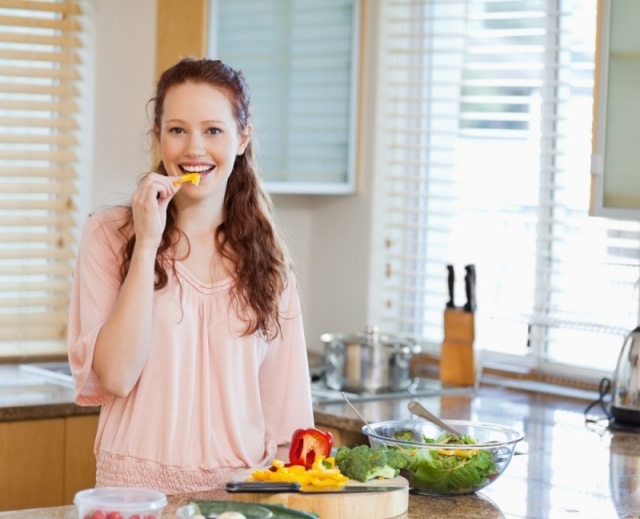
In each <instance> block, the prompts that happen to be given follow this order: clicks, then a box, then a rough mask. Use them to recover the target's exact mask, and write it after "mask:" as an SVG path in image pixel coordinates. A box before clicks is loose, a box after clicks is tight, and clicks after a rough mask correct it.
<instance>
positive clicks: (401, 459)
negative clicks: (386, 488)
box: [335, 445, 409, 483]
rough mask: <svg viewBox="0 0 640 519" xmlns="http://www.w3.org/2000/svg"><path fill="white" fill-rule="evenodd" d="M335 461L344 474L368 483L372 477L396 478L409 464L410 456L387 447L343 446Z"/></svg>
mask: <svg viewBox="0 0 640 519" xmlns="http://www.w3.org/2000/svg"><path fill="white" fill-rule="evenodd" d="M335 462H336V465H337V466H338V468H339V469H340V472H341V473H342V474H343V475H345V476H347V477H348V478H349V479H355V480H356V481H360V482H361V483H366V482H367V481H371V480H372V479H393V478H395V477H396V476H397V475H398V474H400V469H403V468H405V467H406V466H407V465H408V464H409V456H408V455H407V454H406V453H404V452H402V451H400V450H398V449H388V448H386V447H369V446H368V445H358V446H356V447H353V448H349V447H346V446H342V447H340V448H339V449H338V451H337V452H336V456H335Z"/></svg>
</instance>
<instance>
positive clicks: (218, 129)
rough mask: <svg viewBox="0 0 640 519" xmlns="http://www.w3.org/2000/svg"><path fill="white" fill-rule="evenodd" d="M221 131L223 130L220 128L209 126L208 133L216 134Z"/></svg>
mask: <svg viewBox="0 0 640 519" xmlns="http://www.w3.org/2000/svg"><path fill="white" fill-rule="evenodd" d="M221 132H222V130H221V129H220V128H207V133H210V134H212V135H216V134H218V133H221Z"/></svg>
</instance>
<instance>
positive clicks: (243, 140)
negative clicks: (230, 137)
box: [236, 124, 253, 155]
mask: <svg viewBox="0 0 640 519" xmlns="http://www.w3.org/2000/svg"><path fill="white" fill-rule="evenodd" d="M251 132H253V126H252V125H251V124H247V127H246V128H245V129H244V131H243V132H242V135H241V136H240V144H238V149H237V150H236V155H242V154H243V153H244V150H246V149H247V146H248V145H249V141H250V140H251Z"/></svg>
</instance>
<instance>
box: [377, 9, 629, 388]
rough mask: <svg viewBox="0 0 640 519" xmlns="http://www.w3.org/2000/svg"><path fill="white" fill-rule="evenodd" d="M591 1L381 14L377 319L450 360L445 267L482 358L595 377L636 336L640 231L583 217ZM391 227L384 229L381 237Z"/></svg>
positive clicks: (586, 188) (591, 63) (591, 57)
mask: <svg viewBox="0 0 640 519" xmlns="http://www.w3.org/2000/svg"><path fill="white" fill-rule="evenodd" d="M596 4H597V1H596V0H576V1H569V0H501V1H495V0H413V1H407V0H385V1H384V2H383V4H382V9H383V12H382V13H381V16H380V19H381V20H383V22H382V34H381V36H380V41H381V46H382V54H381V56H380V60H381V64H380V67H379V68H380V70H381V71H382V74H381V76H380V79H379V81H380V85H381V87H380V97H379V106H380V109H381V110H382V117H381V121H382V122H381V123H379V124H378V126H379V128H380V129H379V136H378V137H379V139H378V140H379V142H382V143H384V146H383V148H382V152H381V154H380V156H379V157H380V158H379V160H377V161H376V162H377V164H379V170H378V171H377V172H376V175H377V183H378V184H377V188H376V197H377V198H378V203H377V206H378V207H385V211H384V221H383V223H384V226H383V228H382V234H381V236H380V239H379V240H378V241H379V243H380V244H381V249H383V250H382V254H383V255H384V258H385V265H384V272H381V273H380V281H381V282H380V283H379V284H378V285H379V286H381V287H382V288H381V289H380V292H379V297H378V301H380V304H379V305H378V309H377V312H378V313H379V314H380V316H381V322H384V324H385V328H386V329H389V330H390V331H395V332H396V333H402V334H407V335H412V336H416V337H419V338H422V339H423V340H424V341H425V342H427V343H428V345H429V348H430V349H431V350H432V351H434V352H439V348H440V344H441V342H442V338H443V329H442V327H443V311H444V307H445V304H446V302H447V300H448V296H447V269H446V266H447V264H452V265H454V268H455V271H456V276H457V277H456V288H455V290H456V302H457V303H458V304H459V305H461V304H462V303H463V302H464V299H465V294H464V287H463V276H464V266H465V265H468V264H474V265H475V266H476V275H477V302H478V308H477V312H476V346H477V347H478V349H479V350H480V351H481V352H482V353H481V357H482V358H484V359H485V360H486V359H490V358H498V359H502V360H505V359H508V360H509V361H513V362H516V363H523V364H526V365H528V366H530V367H536V368H538V369H541V370H543V371H559V372H563V373H571V374H580V375H592V376H594V377H595V376H600V375H601V374H602V371H603V370H604V371H608V372H611V371H613V369H614V368H615V363H616V360H617V356H618V353H619V351H620V349H621V347H622V340H623V338H624V336H625V335H626V333H628V332H629V331H630V329H632V328H633V327H635V326H636V324H637V319H638V299H639V296H638V290H637V281H638V277H639V275H640V267H639V265H640V254H639V252H640V250H639V249H640V225H639V224H638V222H636V221H624V220H610V219H604V218H596V217H589V216H588V207H589V186H590V156H591V131H592V128H591V124H592V105H593V85H594V78H593V71H594V54H595V30H596V29H595V28H596V7H597V5H596ZM378 227H381V226H378Z"/></svg>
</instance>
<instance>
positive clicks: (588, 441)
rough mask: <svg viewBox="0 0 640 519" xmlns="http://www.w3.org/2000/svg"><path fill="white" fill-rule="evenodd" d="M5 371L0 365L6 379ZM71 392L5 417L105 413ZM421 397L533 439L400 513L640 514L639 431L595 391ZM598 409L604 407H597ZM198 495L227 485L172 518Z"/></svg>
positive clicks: (392, 403)
mask: <svg viewBox="0 0 640 519" xmlns="http://www.w3.org/2000/svg"><path fill="white" fill-rule="evenodd" d="M0 369H1V368H0ZM3 376H4V373H0V380H2V381H3V382H4V379H3ZM3 386H5V384H4V383H3V384H1V385H0V390H1V389H3ZM64 390H65V391H63V392H62V393H63V394H60V393H59V392H58V393H56V396H55V398H54V397H52V398H51V401H47V402H36V401H35V400H34V401H31V402H30V403H29V404H26V405H20V404H18V403H17V402H14V403H13V404H7V401H3V400H1V398H0V420H6V419H16V417H18V416H22V417H29V416H30V417H34V418H35V417H38V416H36V415H37V414H38V412H42V413H46V416H52V413H53V412H54V411H55V410H57V411H59V412H62V413H71V414H73V413H75V412H78V413H86V412H96V411H95V408H79V407H78V406H75V404H73V403H72V402H71V400H67V401H66V402H65V400H64V399H65V395H69V393H66V391H71V390H70V389H69V388H64ZM0 396H1V394H0ZM594 397H595V395H594ZM410 399H411V398H409V397H407V398H398V399H393V400H380V401H367V402H359V403H358V402H356V403H355V406H356V408H357V409H358V411H359V412H360V414H362V415H363V416H364V417H365V418H366V419H367V420H368V421H369V422H375V421H384V420H389V419H403V418H409V417H410V414H409V412H408V410H407V403H408V402H409V401H410ZM416 399H417V400H418V401H420V402H421V403H422V404H423V405H424V406H425V407H427V408H428V409H430V410H431V411H433V412H435V413H436V414H439V415H440V416H441V417H443V418H445V419H447V418H448V419H471V420H479V421H486V422H495V423H500V424H504V425H509V426H512V427H515V428H517V429H519V430H522V431H523V432H524V433H525V439H524V441H522V442H520V443H519V444H518V447H517V451H519V452H521V453H522V454H521V455H516V456H514V458H513V460H512V461H511V464H510V465H509V466H508V467H507V469H506V471H505V473H504V474H503V475H502V476H501V477H500V478H499V479H498V480H497V481H496V482H495V483H493V484H492V485H490V486H489V487H487V488H485V489H483V490H482V491H480V492H478V493H477V494H474V495H470V496H458V497H446V498H444V497H429V496H420V495H413V494H412V495H411V496H410V499H409V510H408V512H407V513H406V514H403V515H402V516H399V517H400V518H401V519H418V518H424V517H429V518H445V517H446V518H460V519H466V518H473V519H476V518H487V519H493V518H496V519H497V518H509V519H511V518H513V519H515V518H518V519H520V518H522V519H524V518H526V519H533V518H576V519H585V518H594V519H596V518H597V519H606V518H615V517H620V518H625V519H633V518H640V485H639V484H638V481H640V435H639V434H638V433H637V432H635V431H624V430H619V429H617V428H611V427H608V426H607V425H608V424H607V422H606V421H597V422H587V421H586V420H585V415H584V412H585V409H586V407H587V405H588V404H589V403H590V400H589V399H580V398H576V397H570V396H559V395H555V394H549V393H545V392H536V391H532V390H518V389H514V388H508V387H497V386H493V385H481V387H480V388H479V390H477V391H476V392H471V391H470V392H468V393H466V394H457V395H450V396H440V397H439V396H428V397H426V396H423V397H419V398H416ZM28 408H31V409H28ZM87 409H88V410H89V411H87ZM598 410H599V408H597V407H595V408H594V409H593V411H592V412H593V413H595V414H597V413H598ZM314 414H315V419H316V424H317V426H318V427H319V428H322V426H323V425H324V426H326V427H336V428H338V429H341V430H345V431H351V432H359V431H360V428H361V426H362V421H361V420H360V418H358V416H357V415H356V413H355V412H354V411H353V410H352V409H351V408H350V407H349V406H348V405H347V404H345V403H326V404H321V403H319V404H315V407H314ZM66 415H68V414H65V416H66ZM190 498H199V499H216V500H217V499H227V498H228V495H227V494H226V492H225V491H223V490H219V491H209V492H202V493H199V494H191V495H176V496H170V497H169V506H168V507H167V509H165V512H164V514H163V517H175V510H176V508H177V507H179V506H181V505H182V504H185V503H186V502H187V501H188V500H189V499H190ZM4 517H15V518H18V519H20V518H25V519H26V518H27V517H29V518H41V519H61V518H69V519H71V518H73V519H76V517H77V513H76V510H75V507H73V506H65V507H53V508H44V509H36V510H25V511H16V512H2V513H0V518H4ZM323 519H325V518H323ZM326 519H331V518H326ZM354 519H358V518H354Z"/></svg>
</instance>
